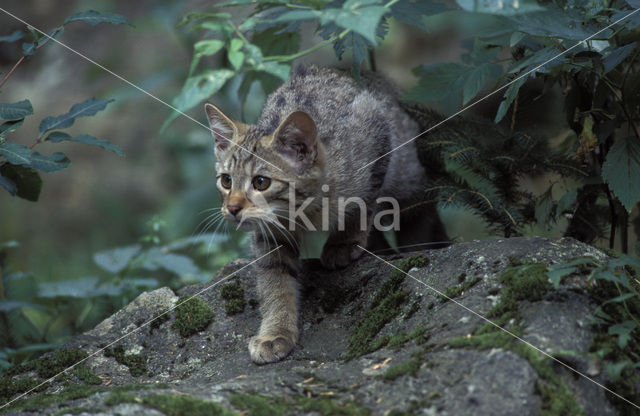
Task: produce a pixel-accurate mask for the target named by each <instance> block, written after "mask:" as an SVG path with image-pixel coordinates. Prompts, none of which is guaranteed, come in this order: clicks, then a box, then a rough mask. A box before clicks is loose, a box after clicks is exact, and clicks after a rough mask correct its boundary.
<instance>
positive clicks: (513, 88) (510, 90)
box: [494, 76, 529, 123]
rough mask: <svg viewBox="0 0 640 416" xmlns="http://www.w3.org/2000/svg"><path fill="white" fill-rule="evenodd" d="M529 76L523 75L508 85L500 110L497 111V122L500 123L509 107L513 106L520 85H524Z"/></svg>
mask: <svg viewBox="0 0 640 416" xmlns="http://www.w3.org/2000/svg"><path fill="white" fill-rule="evenodd" d="M528 77H529V76H521V78H519V79H518V80H517V81H515V82H513V83H512V84H511V85H509V86H508V87H507V90H506V91H505V92H504V100H502V102H501V103H500V106H498V111H497V112H496V118H495V120H494V121H495V122H496V123H499V122H500V120H502V119H503V118H504V116H505V115H506V114H507V111H509V107H511V103H513V100H515V99H516V96H517V95H518V90H520V87H522V86H523V85H524V83H525V82H526V81H527V78H528Z"/></svg>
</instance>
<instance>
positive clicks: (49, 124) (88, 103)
mask: <svg viewBox="0 0 640 416" xmlns="http://www.w3.org/2000/svg"><path fill="white" fill-rule="evenodd" d="M113 101H115V100H105V99H103V98H89V99H88V100H85V101H83V102H81V103H78V104H75V105H74V106H72V107H71V109H70V110H69V112H68V113H66V114H63V115H61V116H57V117H47V118H45V119H44V120H42V122H41V123H40V134H44V133H45V132H47V131H49V130H54V129H64V128H67V127H71V126H72V125H73V123H74V122H75V120H76V118H78V117H86V116H93V115H95V114H96V113H97V112H99V111H102V110H104V109H105V108H106V107H107V105H108V104H109V103H111V102H113Z"/></svg>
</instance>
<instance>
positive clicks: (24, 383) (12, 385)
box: [0, 376, 40, 402]
mask: <svg viewBox="0 0 640 416" xmlns="http://www.w3.org/2000/svg"><path fill="white" fill-rule="evenodd" d="M39 383H40V382H39V381H38V380H37V379H35V378H17V377H11V376H4V377H2V378H0V399H1V400H2V401H3V402H7V401H9V400H10V399H11V398H12V397H13V396H15V395H17V394H20V393H24V392H26V391H29V390H31V389H32V388H34V387H35V386H37V385H38V384H39Z"/></svg>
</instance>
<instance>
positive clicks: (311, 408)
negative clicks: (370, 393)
mask: <svg viewBox="0 0 640 416" xmlns="http://www.w3.org/2000/svg"><path fill="white" fill-rule="evenodd" d="M229 402H230V403H231V405H232V406H233V407H235V408H236V409H240V410H243V411H246V412H248V414H249V415H259V416H281V415H295V414H300V413H301V412H305V413H309V412H317V413H319V414H321V415H323V416H334V415H335V416H340V415H349V416H353V415H355V416H368V415H370V414H371V411H370V410H369V409H367V408H366V407H362V406H360V405H359V404H357V403H355V402H349V401H347V402H344V403H339V402H337V401H335V400H331V399H329V398H320V397H314V398H307V397H304V396H298V397H295V398H293V402H291V401H290V400H289V401H287V402H285V400H284V399H282V398H281V397H272V396H264V395H259V394H245V393H236V394H234V395H232V396H231V397H230V398H229Z"/></svg>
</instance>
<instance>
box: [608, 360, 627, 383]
mask: <svg viewBox="0 0 640 416" xmlns="http://www.w3.org/2000/svg"><path fill="white" fill-rule="evenodd" d="M630 365H633V363H632V362H631V361H629V360H624V361H619V362H617V363H606V364H605V366H604V370H605V373H606V374H607V378H609V379H610V380H611V381H613V382H616V381H618V380H620V377H622V370H624V369H625V368H627V367H628V366H630Z"/></svg>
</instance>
